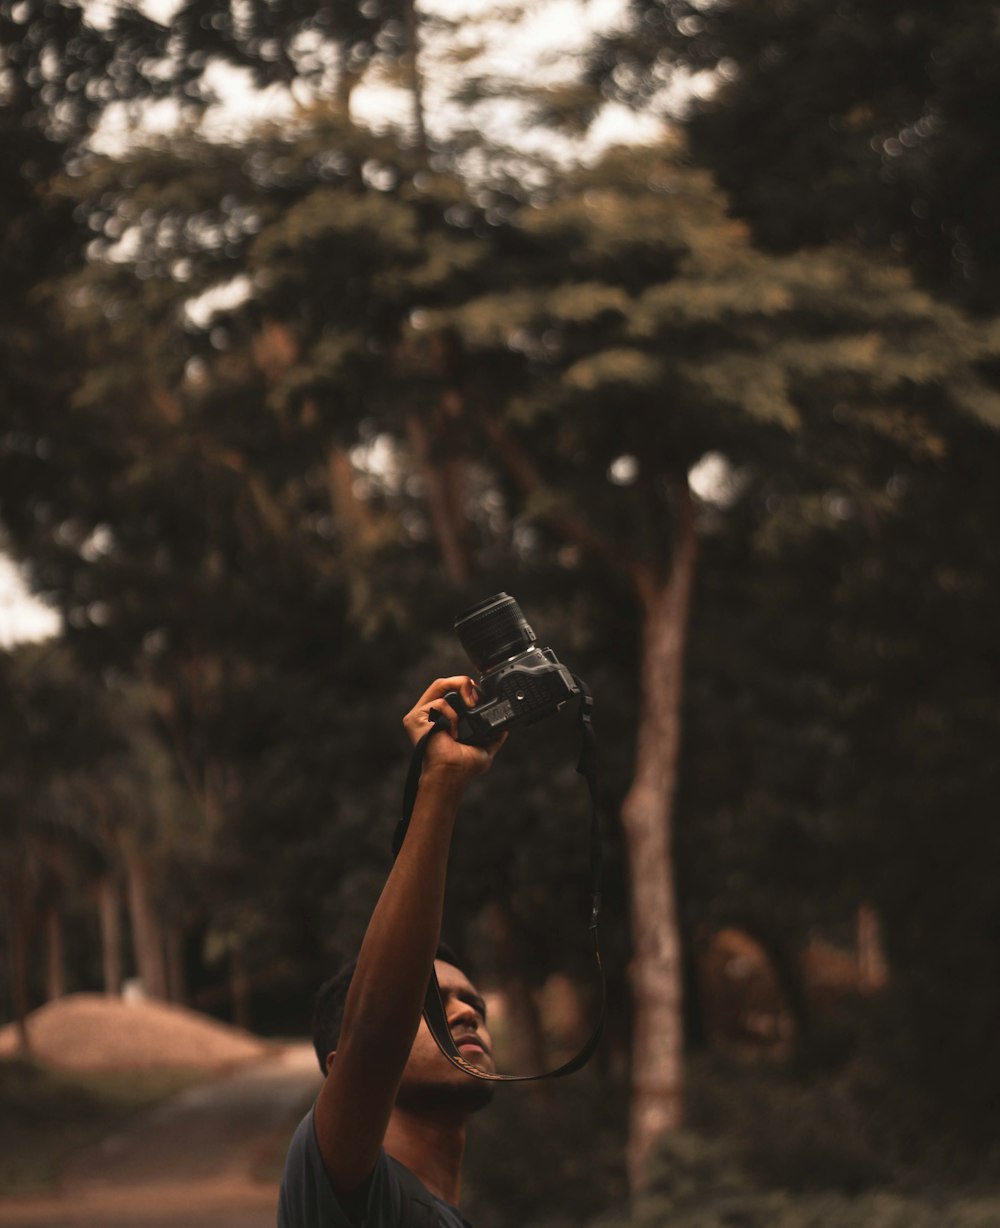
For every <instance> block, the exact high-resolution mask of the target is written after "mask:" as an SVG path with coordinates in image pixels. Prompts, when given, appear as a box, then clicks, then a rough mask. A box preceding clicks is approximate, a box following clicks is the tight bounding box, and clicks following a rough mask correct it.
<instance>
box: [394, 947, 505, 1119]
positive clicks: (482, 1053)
mask: <svg viewBox="0 0 1000 1228" xmlns="http://www.w3.org/2000/svg"><path fill="white" fill-rule="evenodd" d="M434 970H435V972H436V973H437V978H438V984H439V985H440V987H441V999H442V1001H443V1002H444V1013H445V1018H446V1019H447V1021H448V1027H449V1029H450V1031H451V1034H452V1037H453V1038H454V1040H455V1045H456V1047H457V1049H458V1051H459V1053H460V1054H461V1055H462V1057H463V1058H464V1059H465V1061H467V1062H469V1063H470V1064H471V1065H473V1066H477V1067H479V1069H480V1070H484V1071H486V1072H487V1073H489V1074H492V1073H493V1071H494V1070H495V1069H496V1068H495V1066H494V1064H493V1042H492V1040H491V1039H490V1034H489V1031H488V1030H487V1027H486V1006H485V1003H484V1002H483V999H482V997H481V996H480V995H479V993H478V992H477V990H476V989H475V987H474V986H473V984H472V982H471V981H470V980H469V978H468V977H467V976H466V975H465V973H464V972H461V971H460V970H459V969H458V968H455V967H453V966H452V965H451V964H446V963H444V962H443V961H442V960H439V959H438V960H435V961H434ZM492 1098H493V1084H492V1083H489V1082H486V1081H485V1080H483V1079H477V1078H475V1077H474V1076H473V1075H469V1074H465V1072H464V1071H462V1070H459V1069H458V1068H457V1067H455V1066H453V1065H452V1064H451V1062H449V1061H448V1059H447V1058H446V1057H445V1056H444V1054H443V1053H442V1052H441V1050H440V1049H439V1048H438V1047H437V1043H436V1041H435V1040H434V1037H433V1036H432V1035H431V1033H430V1029H429V1028H428V1026H427V1021H426V1020H425V1019H423V1018H421V1020H420V1028H419V1029H418V1031H417V1035H416V1038H415V1039H414V1041H413V1047H412V1049H411V1050H410V1057H409V1060H408V1061H407V1063H406V1069H405V1070H404V1071H403V1081H402V1083H401V1084H400V1086H399V1092H398V1094H397V1096H396V1103H397V1104H398V1105H399V1107H400V1108H404V1109H414V1110H424V1111H429V1110H432V1109H441V1110H455V1111H457V1112H460V1113H464V1114H467V1113H472V1112H475V1111H476V1109H481V1108H483V1107H484V1106H485V1105H487V1104H489V1102H490V1100H492Z"/></svg>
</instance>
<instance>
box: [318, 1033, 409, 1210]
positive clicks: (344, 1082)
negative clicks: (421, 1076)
mask: <svg viewBox="0 0 1000 1228" xmlns="http://www.w3.org/2000/svg"><path fill="white" fill-rule="evenodd" d="M380 1047H382V1048H384V1047H383V1046H379V1045H378V1044H377V1043H373V1042H372V1041H371V1040H369V1039H368V1038H367V1037H365V1036H364V1035H363V1034H362V1035H361V1036H357V1037H355V1038H354V1040H353V1042H352V1041H345V1043H344V1044H343V1046H342V1047H341V1048H340V1049H338V1051H337V1055H336V1057H335V1058H334V1059H333V1062H332V1063H331V1066H330V1071H329V1073H328V1074H327V1076H326V1080H325V1082H324V1084H323V1087H322V1089H321V1091H320V1094H319V1098H318V1100H317V1101H316V1107H315V1110H314V1111H315V1119H316V1139H317V1143H318V1145H319V1152H320V1155H321V1157H322V1160H323V1164H324V1167H325V1169H326V1172H327V1175H328V1176H329V1178H330V1181H331V1183H332V1185H333V1188H334V1191H335V1192H336V1193H337V1194H338V1195H339V1196H343V1195H347V1194H350V1193H352V1192H353V1191H355V1190H357V1189H358V1187H359V1186H361V1185H362V1184H363V1183H364V1182H365V1181H366V1180H367V1179H368V1177H370V1176H371V1174H372V1172H373V1170H374V1168H375V1164H376V1161H377V1160H378V1158H379V1153H380V1151H381V1149H382V1140H383V1139H384V1137H385V1132H386V1129H387V1127H388V1125H389V1117H390V1116H391V1114H392V1108H393V1105H394V1104H395V1100H396V1092H397V1090H398V1086H399V1075H400V1072H401V1070H402V1067H403V1065H404V1064H405V1061H406V1055H407V1054H408V1053H409V1044H408V1045H407V1047H406V1051H405V1053H404V1055H403V1058H402V1061H400V1059H399V1058H398V1057H396V1058H395V1060H394V1058H393V1055H392V1054H390V1053H387V1052H384V1051H383V1052H379V1049H380Z"/></svg>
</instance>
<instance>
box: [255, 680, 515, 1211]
mask: <svg viewBox="0 0 1000 1228" xmlns="http://www.w3.org/2000/svg"><path fill="white" fill-rule="evenodd" d="M449 691H458V692H459V693H460V694H461V696H462V699H463V701H464V702H465V703H466V704H467V705H469V706H470V707H471V706H472V705H473V704H474V703H475V702H476V687H475V683H474V682H473V681H472V679H471V678H466V677H456V678H443V679H439V680H438V681H437V682H435V683H433V685H432V686H430V687H429V688H428V689H427V691H426V692H425V693H424V694H423V696H422V697H421V699H420V701H419V702H418V703H417V705H416V706H415V707H414V708H413V709H412V710H411V711H410V712H409V713H407V715H406V716H405V717H404V718H403V725H404V727H405V728H406V731H407V733H408V734H409V737H410V740H411V741H412V742H414V743H416V742H417V741H418V740H419V739H420V738H421V737H422V736H423V735H424V734H425V733H426V732H427V730H428V729H429V728H430V724H431V718H430V717H429V716H428V713H429V712H430V710H431V709H432V708H435V709H437V710H438V711H440V712H441V713H443V715H444V716H445V717H446V718H447V719H448V722H449V725H450V731H449V730H444V731H442V732H441V733H439V734H437V735H436V736H435V737H433V738H431V739H430V741H429V742H428V744H427V751H426V755H425V758H424V767H423V773H422V775H421V778H420V786H419V789H418V790H417V796H416V801H415V803H414V807H413V814H412V817H411V819H410V826H409V830H408V832H407V835H406V839H405V840H404V842H403V847H402V849H401V850H400V852H399V856H398V857H397V858H396V861H395V863H394V865H393V867H392V870H391V871H390V874H389V877H388V879H387V880H386V884H385V887H384V888H383V890H382V894H381V896H380V897H379V901H378V903H377V904H376V906H375V911H374V912H373V913H372V917H371V920H370V921H369V923H368V929H367V931H366V932H365V937H364V941H363V942H362V944H361V950H360V952H359V954H358V958H357V963H356V965H355V966H354V968H353V972H352V971H351V970H350V969H348V970H347V971H346V972H345V973H344V974H342V975H341V977H340V978H335V981H334V982H333V983H330V984H328V987H327V991H326V1003H327V1004H326V1007H325V1008H324V1006H323V995H321V1001H320V1011H319V1021H320V1027H319V1028H318V1031H317V1044H318V1048H319V1049H320V1050H323V1049H325V1048H326V1046H327V1044H330V1045H331V1048H330V1049H329V1050H328V1051H327V1052H326V1054H325V1062H324V1061H323V1059H322V1058H321V1064H323V1065H325V1072H326V1078H325V1081H324V1083H323V1087H322V1089H321V1090H320V1093H319V1097H318V1098H317V1100H316V1103H315V1105H314V1107H313V1109H312V1111H311V1112H310V1113H309V1114H308V1116H307V1117H306V1118H305V1120H304V1121H303V1122H302V1123H301V1125H300V1126H299V1128H298V1130H297V1131H296V1134H295V1137H294V1139H293V1140H292V1144H291V1147H290V1148H289V1152H288V1159H287V1161H286V1163H285V1174H284V1177H283V1179H282V1185H281V1197H280V1201H279V1205H278V1228H358V1226H360V1225H362V1224H363V1225H364V1228H396V1226H397V1225H400V1224H403V1223H405V1221H406V1219H407V1218H410V1217H409V1215H408V1212H407V1207H408V1206H409V1205H410V1202H411V1200H412V1197H413V1195H414V1192H416V1195H417V1196H418V1197H421V1196H422V1201H423V1203H424V1205H425V1207H427V1208H429V1219H425V1220H424V1222H425V1223H431V1224H433V1223H436V1224H439V1225H441V1226H443V1228H462V1225H463V1224H465V1221H464V1220H463V1219H462V1217H461V1215H460V1213H459V1212H458V1209H457V1206H458V1202H459V1196H460V1191H461V1166H462V1154H463V1149H464V1145H465V1127H466V1123H467V1121H468V1119H469V1117H470V1115H471V1114H472V1113H473V1112H475V1111H476V1110H477V1109H479V1108H482V1107H483V1106H484V1105H485V1104H486V1103H488V1102H489V1099H490V1097H491V1093H492V1085H491V1084H490V1083H487V1082H484V1081H482V1080H479V1079H476V1078H474V1077H473V1076H472V1075H468V1074H465V1073H464V1072H463V1071H461V1070H459V1069H457V1068H456V1067H455V1066H453V1065H452V1064H451V1063H450V1062H449V1061H448V1060H447V1058H445V1057H444V1056H442V1054H441V1053H440V1051H439V1050H438V1048H437V1045H436V1044H435V1042H434V1039H433V1037H432V1036H431V1034H430V1032H429V1030H428V1028H427V1025H426V1023H424V1021H423V1020H422V1018H421V1009H422V1006H423V1001H424V995H425V993H426V990H427V985H428V981H429V979H430V973H431V968H432V966H433V967H434V968H435V970H436V972H437V974H438V980H439V982H440V985H441V992H442V997H443V999H444V1006H445V1016H446V1019H447V1021H448V1026H449V1028H450V1030H451V1033H452V1035H453V1037H454V1038H455V1042H456V1044H457V1045H458V1047H459V1049H460V1050H461V1053H462V1056H463V1058H465V1060H466V1061H468V1062H471V1063H473V1064H475V1065H477V1066H479V1067H481V1068H482V1069H483V1070H484V1071H488V1072H492V1070H493V1057H492V1052H491V1042H490V1036H489V1032H488V1031H487V1029H486V1014H485V1009H484V1007H483V1003H482V999H481V998H480V997H479V995H478V994H477V993H476V991H475V989H474V988H473V986H472V984H471V982H470V981H469V979H468V977H466V975H465V973H464V972H462V971H461V969H460V968H459V967H457V965H456V964H455V963H453V962H449V961H448V960H447V959H441V958H438V959H437V960H435V954H443V952H439V941H440V929H441V911H442V907H443V903H444V888H445V875H446V870H447V863H448V851H449V847H450V844H451V835H452V831H453V829H454V825H455V819H456V816H457V814H458V808H459V804H460V802H461V800H462V796H463V794H464V792H465V789H466V786H467V785H468V783H469V781H470V780H471V779H472V777H473V776H477V775H479V774H480V773H481V772H485V771H487V770H488V769H489V767H490V765H491V764H492V762H493V758H494V756H495V755H496V753H497V751H498V750H499V748H500V746H501V745H502V743H503V740H504V739H503V738H501V739H499V740H498V741H497V742H495V743H493V744H492V745H491V746H488V747H485V748H483V747H475V746H465V745H463V744H462V743H460V742H458V741H457V738H456V736H455V735H456V732H457V715H456V713H455V712H454V710H453V709H452V708H451V707H450V705H448V704H447V703H445V701H444V699H443V696H444V695H445V694H446V693H447V692H449ZM450 958H452V957H449V959H450ZM338 986H339V988H338ZM345 989H346V996H344V990H345ZM338 996H343V1018H342V1020H339V1013H340V1011H339V1006H338V1005H337V999H338ZM324 1010H325V1012H326V1019H327V1022H326V1023H325V1024H323V1023H322V1018H323V1015H324ZM331 1019H332V1021H333V1024H332V1026H331V1022H330V1021H331ZM338 1021H339V1029H338V1028H337V1027H336V1023H337V1022H338ZM338 1033H339V1034H338ZM400 1166H402V1167H400ZM410 1174H412V1176H410ZM414 1177H415V1178H416V1179H417V1181H416V1182H414V1180H413V1178H414ZM427 1194H429V1195H430V1196H431V1197H430V1198H428V1197H427Z"/></svg>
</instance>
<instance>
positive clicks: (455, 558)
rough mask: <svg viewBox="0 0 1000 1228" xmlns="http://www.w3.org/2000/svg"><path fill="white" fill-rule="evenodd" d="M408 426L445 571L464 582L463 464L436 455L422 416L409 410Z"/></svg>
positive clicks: (466, 552)
mask: <svg viewBox="0 0 1000 1228" xmlns="http://www.w3.org/2000/svg"><path fill="white" fill-rule="evenodd" d="M406 427H407V433H408V434H409V438H410V446H411V447H412V448H413V454H414V456H416V458H417V460H418V461H419V463H420V471H421V474H422V476H423V479H424V488H425V492H426V494H425V498H426V500H427V511H428V512H429V514H430V518H431V527H432V529H433V531H434V538H435V540H436V542H437V544H438V549H439V550H440V551H441V561H442V563H443V564H444V570H445V574H446V575H447V577H448V579H449V580H451V581H452V582H453V583H454V584H457V585H464V584H465V582H466V580H467V579H468V576H469V570H470V563H469V550H468V544H467V541H466V517H465V511H464V508H462V500H461V495H460V482H461V467H460V465H459V463H458V462H457V461H454V462H446V463H445V464H441V463H440V462H439V461H438V460H437V459H436V457H435V456H434V440H433V438H432V436H431V429H430V428H429V427H428V425H427V422H426V421H425V420H424V419H423V418H422V417H418V416H417V415H416V414H410V415H409V417H408V418H407V420H406Z"/></svg>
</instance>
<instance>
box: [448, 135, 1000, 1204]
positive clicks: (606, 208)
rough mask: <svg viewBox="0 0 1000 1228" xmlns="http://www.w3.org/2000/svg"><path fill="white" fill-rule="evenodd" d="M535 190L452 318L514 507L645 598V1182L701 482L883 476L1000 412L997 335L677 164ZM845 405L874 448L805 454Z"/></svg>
mask: <svg viewBox="0 0 1000 1228" xmlns="http://www.w3.org/2000/svg"><path fill="white" fill-rule="evenodd" d="M538 204H539V202H536V209H535V210H534V211H533V212H532V213H531V215H530V216H527V217H523V218H520V219H518V220H519V222H520V228H519V230H520V233H519V235H518V238H519V240H520V243H521V248H520V251H518V250H517V248H516V247H515V249H514V250H515V254H514V255H513V256H511V254H508V259H507V263H506V266H505V270H504V274H505V280H507V282H508V283H509V285H510V289H509V290H506V291H504V292H496V293H494V294H492V295H490V296H487V297H482V298H480V299H478V300H473V301H471V302H469V303H468V304H465V305H463V306H461V307H460V308H458V309H457V310H455V311H453V312H451V313H447V314H445V313H442V315H441V316H440V317H438V319H439V320H445V319H446V320H447V321H448V322H450V324H451V325H452V326H453V327H454V328H455V329H456V331H457V332H458V333H459V335H460V336H461V338H462V340H463V343H464V346H465V347H466V351H467V354H468V358H467V361H466V382H465V391H466V395H467V400H468V404H469V405H470V406H474V407H475V411H474V412H475V413H476V415H477V421H478V424H479V425H480V427H481V429H482V431H483V433H484V435H485V437H486V438H487V439H488V441H489V445H490V454H491V456H492V457H493V458H494V459H495V462H496V464H497V465H498V467H499V468H500V469H501V470H502V471H504V472H505V473H506V475H507V477H508V480H509V482H510V484H511V488H512V490H514V491H517V492H518V495H517V498H518V501H519V504H520V508H521V509H522V514H524V515H526V516H528V517H530V518H532V519H533V520H535V521H537V522H539V524H540V525H542V526H545V528H546V529H547V531H548V532H550V533H551V534H552V535H553V538H554V540H555V542H557V543H562V544H563V546H564V548H565V547H572V548H574V549H576V550H580V551H583V552H585V553H588V554H592V555H594V556H596V557H597V558H598V559H600V560H601V561H602V563H603V564H604V566H605V567H607V568H609V569H610V570H611V571H613V572H616V573H618V574H619V575H621V576H622V577H623V579H624V580H625V581H626V582H627V585H628V588H629V589H630V591H631V594H632V598H633V600H634V602H635V605H636V610H637V630H638V635H639V637H640V645H641V647H640V650H639V654H638V659H639V671H640V679H641V682H640V710H639V727H638V731H637V742H636V756H635V769H634V776H633V781H632V785H631V787H630V789H629V792H628V794H627V795H626V797H625V799H624V801H623V803H622V824H623V828H624V832H625V840H626V845H627V848H628V855H629V863H630V890H631V917H632V940H633V945H634V962H633V985H634V995H635V1012H636V1022H635V1034H634V1042H633V1082H632V1099H631V1115H632V1116H631V1122H632V1124H631V1133H630V1144H629V1166H630V1172H631V1176H632V1180H633V1184H634V1186H636V1187H638V1186H640V1185H641V1184H642V1181H643V1179H644V1172H645V1167H646V1164H647V1161H648V1157H649V1155H650V1153H651V1150H652V1147H653V1144H654V1142H655V1140H656V1138H657V1137H658V1136H659V1135H660V1134H661V1133H662V1132H663V1131H664V1130H669V1129H673V1128H676V1127H677V1126H678V1125H679V1124H680V1122H681V1120H682V1096H681V1057H682V1045H681V1035H680V1019H681V1009H680V1007H681V1002H680V999H681V953H680V945H679V941H678V935H677V922H676V905H675V900H674V888H673V879H672V863H671V831H672V814H673V805H674V798H675V794H676V789H677V778H678V770H679V752H680V735H681V713H682V697H683V677H684V658H685V649H686V640H687V628H688V619H689V613H690V607H691V598H692V590H693V585H694V579H695V568H696V558H697V552H698V543H699V530H698V512H697V506H696V502H695V500H694V498H693V496H692V493H691V490H690V485H689V478H688V474H689V472H690V470H691V469H692V467H693V466H694V465H695V463H696V462H697V461H698V460H699V458H700V457H701V456H702V455H703V454H704V453H705V452H706V451H708V450H709V449H712V448H715V449H719V450H721V451H723V452H724V453H726V454H727V455H729V456H731V457H733V458H735V459H736V461H737V463H738V464H741V465H742V464H748V465H759V466H761V467H762V468H766V469H772V468H775V467H777V468H779V469H781V468H786V467H787V468H788V469H789V470H791V469H797V470H798V471H799V473H800V474H802V473H804V474H805V475H806V478H805V481H806V483H807V485H809V486H811V487H812V489H814V490H815V491H816V497H819V495H820V492H824V491H827V490H828V489H829V487H830V486H831V485H833V484H834V483H836V484H837V485H838V486H845V485H846V486H847V487H848V488H849V489H851V490H854V489H860V490H862V491H866V492H867V491H868V490H869V489H871V488H872V487H875V488H877V486H878V484H884V481H885V473H884V465H885V463H886V461H885V453H888V454H889V455H891V454H892V452H893V446H889V447H887V446H886V444H887V440H886V436H885V432H886V427H887V423H888V422H890V421H894V420H896V419H898V429H897V430H896V431H895V436H896V438H895V439H894V440H893V445H894V446H898V447H900V448H901V449H903V451H904V454H905V452H906V450H907V449H910V448H913V449H917V450H919V449H920V448H921V447H922V440H923V436H924V434H925V432H926V430H927V425H926V422H925V418H924V413H925V411H924V409H923V407H922V402H923V400H924V398H926V397H927V396H931V397H934V398H942V399H943V400H944V401H945V402H946V403H950V404H951V405H953V406H954V407H956V408H964V409H971V410H972V411H973V412H975V413H979V414H982V415H983V416H984V417H988V418H989V419H990V420H991V421H994V422H996V421H997V420H1000V419H998V408H1000V406H998V402H997V399H996V397H995V396H994V395H993V394H992V393H991V392H990V390H989V388H988V387H987V386H986V385H985V384H984V383H983V382H982V381H981V380H979V379H978V378H977V376H976V374H975V369H974V368H975V361H976V359H982V358H985V357H988V356H989V355H990V354H991V353H992V351H993V347H994V345H995V337H994V335H993V332H992V330H990V329H979V330H977V329H976V328H975V327H974V326H973V325H971V324H970V323H969V322H968V321H966V320H963V319H961V317H959V315H958V314H957V313H956V312H954V311H953V310H951V309H947V308H943V307H940V306H938V305H936V304H935V303H934V302H933V300H931V299H930V298H929V297H928V296H927V295H925V294H923V293H921V292H919V291H916V290H915V289H914V288H913V287H912V285H911V284H910V282H909V280H908V279H907V278H906V277H905V276H904V275H903V274H902V273H901V272H900V271H898V270H895V269H892V268H882V267H878V266H874V265H872V264H870V263H868V262H866V261H863V260H860V259H859V258H857V257H855V256H852V255H851V254H850V253H849V252H847V251H836V250H834V251H828V252H818V253H811V254H807V255H803V256H799V257H793V258H787V259H785V260H781V261H775V260H768V259H767V258H765V257H763V256H760V255H758V254H756V253H754V252H753V250H752V249H751V248H750V247H749V245H748V243H747V239H746V235H745V233H744V231H743V230H742V229H741V228H740V227H739V226H736V225H734V224H733V223H732V222H730V221H729V220H728V219H727V217H726V215H725V209H724V202H723V200H722V198H721V197H720V196H719V195H718V194H717V193H716V192H715V191H714V189H713V188H712V186H711V183H710V181H709V180H708V179H707V178H706V177H705V176H704V175H700V174H698V173H697V172H692V171H689V170H686V169H685V168H684V167H683V166H682V165H678V163H677V162H676V160H675V159H674V158H673V157H671V156H669V155H664V154H662V153H661V155H660V157H659V159H658V160H657V161H655V162H652V163H651V159H650V155H649V153H648V152H644V153H643V154H642V155H632V156H630V155H627V154H620V155H618V156H617V157H615V158H613V159H611V160H609V161H608V162H607V163H605V164H604V165H602V166H601V167H599V168H595V169H594V170H592V171H584V172H579V173H577V174H576V175H574V176H571V177H569V178H568V179H567V181H566V182H565V184H563V185H560V187H558V188H556V189H554V190H553V192H552V194H551V199H550V200H548V201H547V202H545V204H544V205H543V206H542V207H538ZM918 338H919V340H918ZM970 347H971V348H970ZM917 354H919V355H920V356H921V357H920V360H919V364H918V363H917V361H916V355H917ZM970 359H971V360H972V361H971V363H970V362H969V360H970ZM918 379H919V381H920V382H919V383H918V382H917V380H918ZM838 406H841V407H842V408H841V410H839V411H838V412H842V413H848V414H850V415H851V421H852V423H853V424H855V425H856V429H857V432H858V434H859V435H860V436H861V437H862V438H864V439H865V440H866V445H865V447H864V448H861V447H859V446H857V444H856V443H855V442H854V441H852V444H851V445H850V446H848V447H846V448H845V450H844V451H843V452H841V453H838V452H833V453H830V452H826V451H823V450H821V449H818V448H817V449H816V450H814V448H813V446H812V438H811V436H813V435H814V434H815V435H816V436H817V438H818V437H819V436H820V434H821V432H820V431H816V429H815V427H814V426H813V422H814V421H818V422H819V423H822V422H823V421H824V420H825V419H826V417H827V416H828V415H829V414H830V413H831V412H833V411H834V410H836V409H837V407H838Z"/></svg>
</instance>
